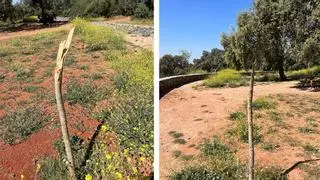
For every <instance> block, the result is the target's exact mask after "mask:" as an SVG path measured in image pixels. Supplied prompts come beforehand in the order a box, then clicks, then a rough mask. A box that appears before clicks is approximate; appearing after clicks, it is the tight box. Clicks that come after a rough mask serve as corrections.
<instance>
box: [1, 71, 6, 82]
mask: <svg viewBox="0 0 320 180" xmlns="http://www.w3.org/2000/svg"><path fill="white" fill-rule="evenodd" d="M5 78H6V75H5V74H4V73H0V82H3V81H4V79H5Z"/></svg>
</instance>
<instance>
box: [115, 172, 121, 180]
mask: <svg viewBox="0 0 320 180" xmlns="http://www.w3.org/2000/svg"><path fill="white" fill-rule="evenodd" d="M116 177H117V179H119V180H121V179H122V174H121V173H119V172H116Z"/></svg>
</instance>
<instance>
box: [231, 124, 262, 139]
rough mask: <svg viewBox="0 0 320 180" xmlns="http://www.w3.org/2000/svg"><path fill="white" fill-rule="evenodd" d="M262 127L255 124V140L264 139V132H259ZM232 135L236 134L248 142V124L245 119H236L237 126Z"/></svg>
mask: <svg viewBox="0 0 320 180" xmlns="http://www.w3.org/2000/svg"><path fill="white" fill-rule="evenodd" d="M259 130H260V128H259V127H258V126H256V125H254V126H253V142H254V143H259V142H261V141H262V134H260V132H259ZM231 135H236V136H237V137H238V138H239V139H240V140H242V141H243V142H246V143H247V142H248V126H247V123H246V121H245V120H240V121H236V127H235V128H234V129H233V130H232V131H231Z"/></svg>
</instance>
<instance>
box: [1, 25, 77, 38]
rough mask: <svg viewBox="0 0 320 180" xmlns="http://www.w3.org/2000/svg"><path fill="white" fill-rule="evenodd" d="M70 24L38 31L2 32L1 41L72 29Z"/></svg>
mask: <svg viewBox="0 0 320 180" xmlns="http://www.w3.org/2000/svg"><path fill="white" fill-rule="evenodd" d="M70 27H71V26H70V24H66V25H62V26H59V27H48V28H43V29H36V30H22V31H17V32H0V41H2V40H8V39H11V38H15V37H21V36H32V35H36V34H40V33H45V32H58V31H62V30H65V29H70Z"/></svg>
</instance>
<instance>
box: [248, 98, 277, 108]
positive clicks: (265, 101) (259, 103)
mask: <svg viewBox="0 0 320 180" xmlns="http://www.w3.org/2000/svg"><path fill="white" fill-rule="evenodd" d="M275 107H276V103H275V102H274V101H273V100H272V99H270V98H268V97H262V98H258V99H256V100H254V101H253V102H252V108H253V109H255V110H260V109H274V108H275Z"/></svg>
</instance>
